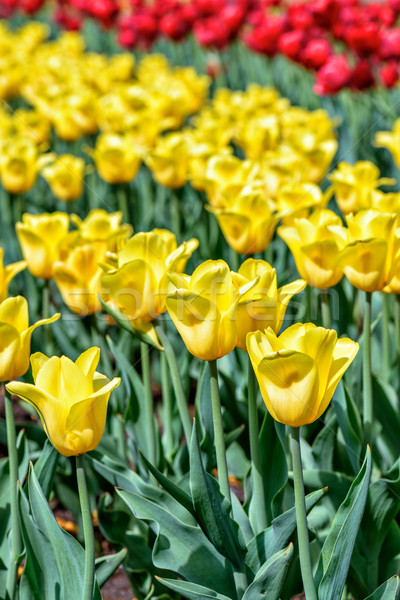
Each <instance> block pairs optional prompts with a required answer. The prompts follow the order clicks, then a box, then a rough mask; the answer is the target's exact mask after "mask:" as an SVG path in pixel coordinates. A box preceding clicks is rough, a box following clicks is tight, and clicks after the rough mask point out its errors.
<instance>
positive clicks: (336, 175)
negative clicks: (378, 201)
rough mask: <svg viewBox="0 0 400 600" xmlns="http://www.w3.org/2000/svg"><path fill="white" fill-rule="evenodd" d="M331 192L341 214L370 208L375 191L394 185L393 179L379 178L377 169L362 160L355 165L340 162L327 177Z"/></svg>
mask: <svg viewBox="0 0 400 600" xmlns="http://www.w3.org/2000/svg"><path fill="white" fill-rule="evenodd" d="M329 179H330V180H331V182H332V186H331V188H330V189H331V191H332V192H333V193H334V194H335V198H336V202H337V203H338V205H339V208H340V210H341V211H342V213H343V214H345V215H346V214H348V213H351V212H354V213H355V212H357V211H359V210H363V209H367V208H370V207H371V206H372V204H373V194H374V192H375V190H376V189H377V188H378V187H379V186H381V185H385V184H391V183H395V180H394V179H386V178H379V169H378V167H377V166H376V165H374V164H373V163H371V162H369V161H367V160H364V161H359V162H357V163H356V164H355V165H350V164H349V163H346V162H341V163H339V165H338V168H337V169H336V170H335V171H333V173H332V174H331V175H329Z"/></svg>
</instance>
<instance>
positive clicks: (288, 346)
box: [247, 323, 358, 427]
mask: <svg viewBox="0 0 400 600" xmlns="http://www.w3.org/2000/svg"><path fill="white" fill-rule="evenodd" d="M247 349H248V353H249V356H250V359H251V362H252V365H253V369H254V371H255V374H256V377H257V380H258V384H259V386H260V390H261V394H262V397H263V399H264V402H265V404H266V407H267V409H268V411H269V413H270V414H271V415H272V416H273V418H274V419H276V420H277V421H279V422H280V423H284V424H285V425H290V426H291V427H300V426H301V425H307V424H308V423H312V422H313V421H315V420H316V419H318V418H319V417H320V416H321V415H322V414H323V413H324V411H325V410H326V409H327V407H328V405H329V402H330V401H331V398H332V396H333V393H334V391H335V389H336V386H337V385H338V383H339V381H340V379H341V377H342V376H343V374H344V372H345V371H346V369H347V368H348V367H349V365H350V364H351V362H352V361H353V359H354V357H355V356H356V354H357V352H358V344H357V343H356V342H353V341H352V340H350V339H348V338H340V339H338V337H337V334H336V331H334V330H333V329H324V328H323V327H316V326H315V325H314V324H312V323H306V324H304V325H303V324H301V323H298V324H296V325H292V326H291V327H289V328H288V329H286V330H285V331H284V332H283V333H282V334H281V335H280V336H279V337H277V335H276V333H275V332H274V331H273V330H272V329H271V328H269V329H266V330H265V332H261V331H256V332H253V333H249V334H248V335H247Z"/></svg>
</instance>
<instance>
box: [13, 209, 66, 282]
mask: <svg viewBox="0 0 400 600" xmlns="http://www.w3.org/2000/svg"><path fill="white" fill-rule="evenodd" d="M15 228H16V231H17V236H18V240H19V243H20V246H21V249H22V254H23V255H24V258H25V260H26V262H27V263H28V269H29V271H30V272H31V273H32V275H34V276H35V277H42V278H43V279H51V278H52V277H53V266H54V263H55V261H56V260H59V258H60V252H61V248H62V243H63V242H64V241H65V240H66V239H67V236H68V228H69V216H68V215H67V214H66V213H62V212H54V213H51V214H49V213H42V214H40V215H31V214H30V213H24V215H23V216H22V223H21V222H18V223H17V224H16V226H15Z"/></svg>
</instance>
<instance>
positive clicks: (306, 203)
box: [276, 183, 328, 225]
mask: <svg viewBox="0 0 400 600" xmlns="http://www.w3.org/2000/svg"><path fill="white" fill-rule="evenodd" d="M327 202H328V196H327V195H326V194H323V193H322V191H321V188H319V187H318V186H317V185H315V184H313V183H291V184H286V185H284V186H282V187H281V188H279V190H278V193H277V198H276V210H277V211H278V213H279V216H280V218H281V219H282V223H284V224H285V225H289V224H291V223H293V219H294V218H301V217H307V216H308V214H309V212H310V209H312V208H325V206H326V204H327Z"/></svg>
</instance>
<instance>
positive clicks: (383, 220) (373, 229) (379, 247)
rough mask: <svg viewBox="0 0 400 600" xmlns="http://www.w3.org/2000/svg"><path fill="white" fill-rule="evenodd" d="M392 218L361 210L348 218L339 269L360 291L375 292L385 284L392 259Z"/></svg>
mask: <svg viewBox="0 0 400 600" xmlns="http://www.w3.org/2000/svg"><path fill="white" fill-rule="evenodd" d="M396 220H397V217H396V215H395V214H389V213H381V212H379V211H375V210H363V211H360V212H358V213H357V214H356V215H352V214H350V215H347V217H346V222H347V226H348V230H349V241H348V244H347V245H346V246H345V247H344V248H343V250H342V251H341V253H340V255H339V261H338V262H339V266H340V267H341V268H342V270H343V272H344V274H345V275H346V277H347V279H348V280H349V281H350V283H352V284H353V285H354V287H356V288H357V289H359V290H363V291H364V292H375V291H377V290H382V289H383V288H384V286H385V285H386V284H387V282H388V278H389V273H390V271H391V269H392V267H393V261H394V259H395V252H396V246H395V227H396Z"/></svg>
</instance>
